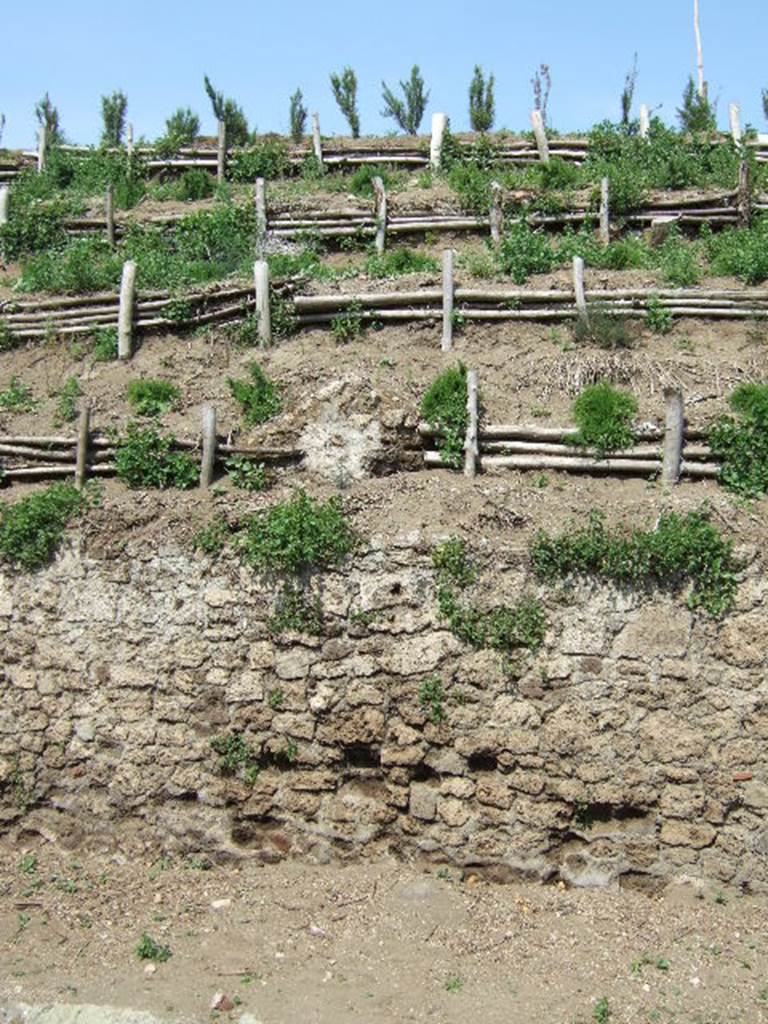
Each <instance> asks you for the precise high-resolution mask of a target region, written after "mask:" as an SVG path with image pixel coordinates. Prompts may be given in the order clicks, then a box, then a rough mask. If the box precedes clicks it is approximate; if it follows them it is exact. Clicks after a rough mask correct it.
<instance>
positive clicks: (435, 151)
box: [429, 114, 448, 171]
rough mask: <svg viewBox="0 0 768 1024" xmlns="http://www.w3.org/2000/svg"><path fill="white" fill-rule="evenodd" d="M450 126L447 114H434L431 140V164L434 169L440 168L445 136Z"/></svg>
mask: <svg viewBox="0 0 768 1024" xmlns="http://www.w3.org/2000/svg"><path fill="white" fill-rule="evenodd" d="M447 126H448V118H447V117H446V116H445V114H433V115H432V137H431V139H430V140H429V164H430V166H431V168H432V170H433V171H439V170H440V164H441V162H442V159H443V138H444V137H445V129H446V127H447Z"/></svg>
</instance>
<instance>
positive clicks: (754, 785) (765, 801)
mask: <svg viewBox="0 0 768 1024" xmlns="http://www.w3.org/2000/svg"><path fill="white" fill-rule="evenodd" d="M743 801H744V806H745V807H752V808H755V809H757V810H761V811H763V810H768V784H767V783H765V782H761V781H758V780H757V779H754V780H753V781H752V782H748V783H747V784H746V785H745V786H744V795H743Z"/></svg>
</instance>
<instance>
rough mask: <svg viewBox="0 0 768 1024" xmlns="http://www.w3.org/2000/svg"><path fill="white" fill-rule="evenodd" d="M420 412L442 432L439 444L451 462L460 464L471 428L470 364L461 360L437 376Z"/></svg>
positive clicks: (451, 464)
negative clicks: (468, 426)
mask: <svg viewBox="0 0 768 1024" xmlns="http://www.w3.org/2000/svg"><path fill="white" fill-rule="evenodd" d="M420 413H421V415H422V416H423V417H424V419H425V420H426V421H427V423H429V425H430V426H431V427H432V428H433V429H435V430H438V431H439V432H440V436H439V438H438V447H439V451H440V454H441V456H442V457H443V459H444V460H445V462H447V463H448V464H449V465H450V466H453V467H454V468H458V467H459V466H461V464H462V459H463V458H464V436H465V434H466V431H467V420H468V413H467V368H466V366H465V365H464V364H463V363H461V362H459V363H457V364H456V366H452V367H449V368H448V369H447V370H443V372H442V373H441V374H440V375H439V376H438V377H436V378H435V380H434V381H433V382H432V383H431V384H430V386H429V388H428V389H427V391H426V392H425V394H424V397H423V398H422V400H421V405H420Z"/></svg>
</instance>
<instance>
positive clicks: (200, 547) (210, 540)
mask: <svg viewBox="0 0 768 1024" xmlns="http://www.w3.org/2000/svg"><path fill="white" fill-rule="evenodd" d="M229 537H230V529H229V526H228V525H227V523H226V522H224V520H223V519H212V520H211V521H210V522H209V523H206V525H205V526H203V527H201V528H200V529H199V530H198V531H197V533H195V535H194V536H193V538H192V547H193V548H195V550H196V551H203V552H204V553H205V554H206V555H218V554H220V553H221V552H222V551H223V550H224V546H225V545H226V543H227V541H228V540H229Z"/></svg>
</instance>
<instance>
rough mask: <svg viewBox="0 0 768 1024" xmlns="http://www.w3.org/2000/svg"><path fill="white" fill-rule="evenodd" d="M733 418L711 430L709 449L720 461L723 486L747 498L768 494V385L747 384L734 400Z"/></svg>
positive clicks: (732, 406) (728, 418) (732, 401)
mask: <svg viewBox="0 0 768 1024" xmlns="http://www.w3.org/2000/svg"><path fill="white" fill-rule="evenodd" d="M729 404H730V406H731V409H732V410H733V412H734V414H735V415H733V416H721V417H720V418H719V419H717V420H716V421H715V423H714V424H713V425H712V427H710V430H709V434H708V438H707V439H708V441H709V446H710V448H711V450H712V454H713V455H714V456H715V458H717V459H719V460H720V475H719V479H720V482H721V483H722V484H723V486H724V487H727V488H728V490H730V491H733V492H734V493H735V494H739V495H741V496H742V497H745V498H758V497H761V496H762V495H764V494H766V493H768V385H766V384H753V383H745V384H741V385H739V387H737V388H736V390H735V391H734V392H733V394H732V395H731V396H730V399H729Z"/></svg>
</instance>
